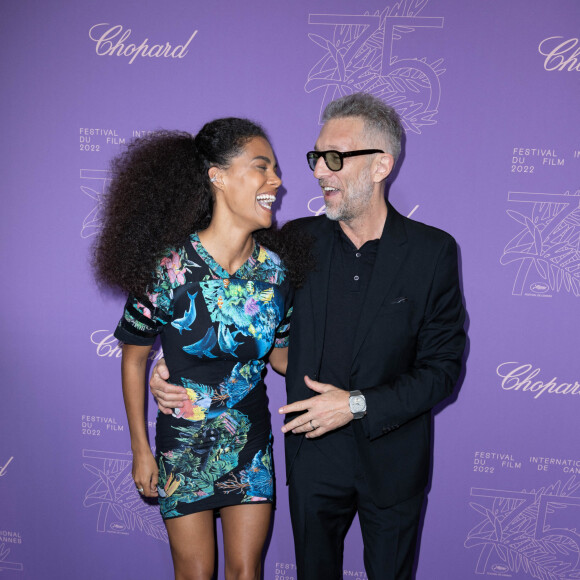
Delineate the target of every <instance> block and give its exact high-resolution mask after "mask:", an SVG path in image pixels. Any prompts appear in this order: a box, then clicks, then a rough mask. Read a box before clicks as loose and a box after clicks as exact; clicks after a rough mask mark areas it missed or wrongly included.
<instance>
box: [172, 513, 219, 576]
mask: <svg viewBox="0 0 580 580" xmlns="http://www.w3.org/2000/svg"><path fill="white" fill-rule="evenodd" d="M165 525H166V527H167V534H168V535H169V545H170V546H171V556H172V557H173V567H174V569H175V578H176V580H209V579H210V578H212V576H213V572H214V563H215V531H214V530H215V528H214V525H215V524H214V514H213V511H211V510H207V511H203V512H199V513H196V514H189V515H187V516H181V517H178V518H171V519H167V520H165Z"/></svg>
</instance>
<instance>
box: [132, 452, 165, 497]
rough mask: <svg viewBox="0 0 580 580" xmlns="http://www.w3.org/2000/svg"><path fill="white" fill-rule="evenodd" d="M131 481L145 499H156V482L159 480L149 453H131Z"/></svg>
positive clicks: (153, 459)
mask: <svg viewBox="0 0 580 580" xmlns="http://www.w3.org/2000/svg"><path fill="white" fill-rule="evenodd" d="M133 480H134V481H135V486H136V487H137V491H138V492H139V493H140V494H141V495H144V496H145V497H157V496H158V495H159V494H158V492H157V482H158V480H159V468H158V467H157V462H156V461H155V458H154V457H153V454H152V453H151V450H149V449H146V450H144V451H142V452H138V453H133Z"/></svg>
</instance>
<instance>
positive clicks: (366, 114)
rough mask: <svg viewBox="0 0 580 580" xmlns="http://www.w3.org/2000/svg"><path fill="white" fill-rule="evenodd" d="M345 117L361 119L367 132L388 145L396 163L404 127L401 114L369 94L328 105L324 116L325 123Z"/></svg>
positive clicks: (357, 95) (351, 96)
mask: <svg viewBox="0 0 580 580" xmlns="http://www.w3.org/2000/svg"><path fill="white" fill-rule="evenodd" d="M344 117H360V118H361V119H363V121H364V123H365V128H366V129H367V131H369V132H371V133H373V134H374V135H376V136H377V137H379V138H380V139H381V140H384V141H385V142H386V144H387V153H390V154H391V155H392V156H393V158H394V160H395V163H396V162H397V159H398V158H399V155H400V153H401V137H402V135H403V127H402V125H401V119H400V117H399V114H398V113H397V111H395V109H393V107H389V105H385V103H383V101H381V100H380V99H377V98H376V97H373V96H372V95H369V94H368V93H353V94H352V95H347V96H346V97H341V98H340V99H337V100H336V101H332V102H331V103H329V104H328V106H327V107H326V109H324V113H323V114H322V120H323V122H325V123H326V122H327V121H330V120H331V119H341V118H344Z"/></svg>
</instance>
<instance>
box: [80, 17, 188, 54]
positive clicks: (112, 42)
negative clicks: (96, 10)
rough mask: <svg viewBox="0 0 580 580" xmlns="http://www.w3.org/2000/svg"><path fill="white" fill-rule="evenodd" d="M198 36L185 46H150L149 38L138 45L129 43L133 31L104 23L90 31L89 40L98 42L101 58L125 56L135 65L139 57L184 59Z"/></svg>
mask: <svg viewBox="0 0 580 580" xmlns="http://www.w3.org/2000/svg"><path fill="white" fill-rule="evenodd" d="M196 34H197V30H195V31H194V32H193V34H192V35H191V36H190V37H189V40H188V41H187V42H186V43H185V44H177V45H175V46H173V45H171V44H170V43H169V42H165V44H149V39H148V38H146V39H145V40H143V42H141V44H139V45H137V44H135V43H128V42H127V40H128V39H129V37H130V36H131V29H130V28H127V29H126V30H123V27H122V26H121V25H120V24H117V25H116V26H111V25H110V24H108V23H103V22H102V23H100V24H95V25H94V26H93V27H92V28H91V29H90V30H89V38H90V39H91V40H93V41H94V42H96V47H95V52H96V53H97V54H98V55H99V56H125V57H127V58H129V64H133V63H134V62H135V59H136V58H137V57H138V56H142V57H146V56H147V57H149V58H161V57H164V58H184V57H185V55H186V54H187V53H188V51H189V45H190V43H191V41H192V40H193V39H194V38H195V35H196Z"/></svg>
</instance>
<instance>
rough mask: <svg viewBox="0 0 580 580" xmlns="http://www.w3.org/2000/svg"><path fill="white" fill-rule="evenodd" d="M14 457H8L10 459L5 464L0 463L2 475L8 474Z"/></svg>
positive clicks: (0, 473) (0, 474)
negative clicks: (7, 471)
mask: <svg viewBox="0 0 580 580" xmlns="http://www.w3.org/2000/svg"><path fill="white" fill-rule="evenodd" d="M13 459H14V457H10V459H8V461H7V462H6V463H5V464H4V465H0V477H4V476H5V475H6V470H7V469H8V466H9V465H10V463H11V461H12V460H13Z"/></svg>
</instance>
